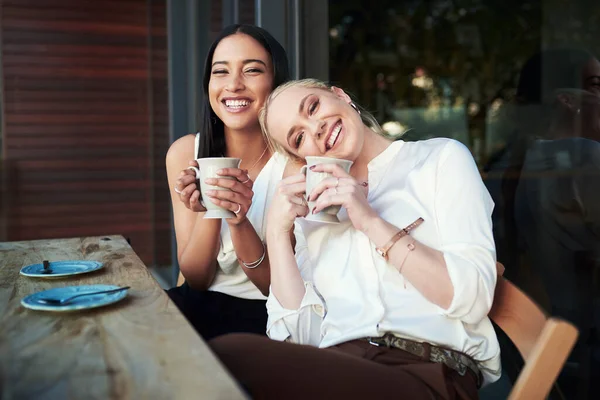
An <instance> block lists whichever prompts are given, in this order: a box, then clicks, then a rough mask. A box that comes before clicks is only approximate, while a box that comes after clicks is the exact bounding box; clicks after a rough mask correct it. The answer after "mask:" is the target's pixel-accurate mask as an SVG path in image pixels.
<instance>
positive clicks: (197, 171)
mask: <svg viewBox="0 0 600 400" xmlns="http://www.w3.org/2000/svg"><path fill="white" fill-rule="evenodd" d="M187 169H191V170H192V171H194V172H195V173H196V179H200V170H199V169H198V168H196V167H191V166H190V167H187ZM198 190H200V188H198ZM200 205H201V206H202V207H204V208H206V204H204V200H202V196H200Z"/></svg>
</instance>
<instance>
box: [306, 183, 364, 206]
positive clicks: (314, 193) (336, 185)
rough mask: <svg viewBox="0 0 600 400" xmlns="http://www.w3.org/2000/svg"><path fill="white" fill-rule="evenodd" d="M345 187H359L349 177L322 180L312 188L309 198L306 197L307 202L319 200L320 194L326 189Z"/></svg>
mask: <svg viewBox="0 0 600 400" xmlns="http://www.w3.org/2000/svg"><path fill="white" fill-rule="evenodd" d="M347 186H359V184H358V182H357V181H356V180H354V178H351V177H350V178H335V177H331V178H326V179H323V180H322V181H321V182H319V183H318V184H317V185H316V186H315V187H314V189H313V190H312V192H310V193H309V195H310V196H309V197H308V199H309V201H315V200H316V199H318V198H319V196H320V195H321V193H323V192H324V191H325V190H327V189H331V188H340V187H347Z"/></svg>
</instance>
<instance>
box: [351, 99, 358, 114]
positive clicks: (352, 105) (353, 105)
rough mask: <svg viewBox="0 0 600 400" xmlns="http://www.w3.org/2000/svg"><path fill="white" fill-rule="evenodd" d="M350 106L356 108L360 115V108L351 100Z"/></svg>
mask: <svg viewBox="0 0 600 400" xmlns="http://www.w3.org/2000/svg"><path fill="white" fill-rule="evenodd" d="M350 107H352V108H354V109H355V110H356V112H357V113H358V115H360V110H359V109H358V107H357V106H356V104H354V103H353V102H350Z"/></svg>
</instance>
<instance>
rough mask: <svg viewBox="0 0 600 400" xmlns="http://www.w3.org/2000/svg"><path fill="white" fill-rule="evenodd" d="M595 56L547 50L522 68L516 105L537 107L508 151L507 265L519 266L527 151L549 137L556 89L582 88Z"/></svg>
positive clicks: (521, 120)
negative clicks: (519, 197) (518, 216)
mask: <svg viewBox="0 0 600 400" xmlns="http://www.w3.org/2000/svg"><path fill="white" fill-rule="evenodd" d="M592 58H593V56H592V54H590V53H588V52H587V51H585V50H581V49H568V48H567V49H548V50H544V51H542V52H540V53H537V54H535V55H534V56H533V57H531V58H530V59H529V60H528V61H527V62H526V63H525V64H524V66H523V68H522V69H521V74H520V77H519V84H518V87H517V94H516V104H518V105H520V106H527V105H536V106H538V107H536V109H537V110H532V109H531V108H529V109H527V110H525V111H524V112H523V113H522V114H521V115H518V116H517V121H516V122H517V129H516V130H515V132H513V136H512V140H511V144H510V148H509V149H508V151H509V154H510V156H509V165H508V167H507V168H506V170H505V172H504V175H503V177H502V197H503V203H504V223H505V237H506V238H507V243H506V246H507V248H506V251H507V252H508V254H505V255H503V257H506V258H510V260H507V262H512V263H516V262H517V259H516V257H517V256H518V249H517V237H518V232H517V224H516V221H515V211H516V208H515V197H516V192H517V187H518V185H519V181H520V179H521V172H522V170H523V165H524V164H525V157H526V155H527V151H528V149H529V148H530V146H531V144H532V143H533V141H534V140H535V139H538V138H546V135H547V133H548V132H547V131H548V129H549V127H550V123H551V122H552V119H553V118H556V116H557V115H560V113H558V112H557V111H558V110H557V109H555V107H557V106H558V103H557V102H556V99H554V98H553V96H554V92H555V91H556V90H557V89H565V88H571V89H581V88H582V71H583V68H584V66H585V64H586V63H587V62H589V61H590V60H591V59H592Z"/></svg>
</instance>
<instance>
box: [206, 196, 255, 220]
mask: <svg viewBox="0 0 600 400" xmlns="http://www.w3.org/2000/svg"><path fill="white" fill-rule="evenodd" d="M208 200H209V201H211V202H213V203H214V204H216V205H217V206H219V207H222V208H225V209H226V210H229V211H231V212H234V213H235V214H236V216H240V217H243V216H245V215H246V213H247V212H248V208H249V207H250V206H249V205H248V206H246V205H245V204H240V203H236V202H234V201H229V200H223V199H220V198H218V197H212V196H208Z"/></svg>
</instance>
